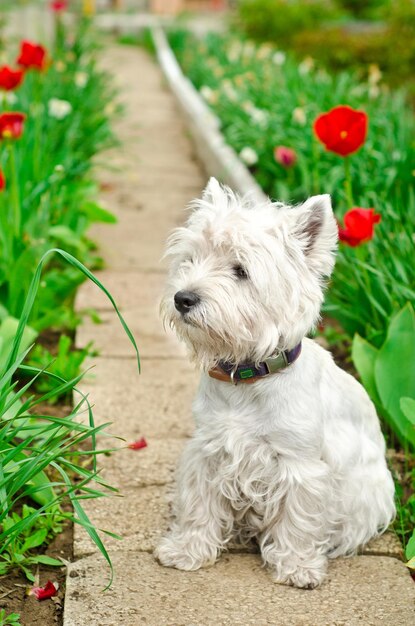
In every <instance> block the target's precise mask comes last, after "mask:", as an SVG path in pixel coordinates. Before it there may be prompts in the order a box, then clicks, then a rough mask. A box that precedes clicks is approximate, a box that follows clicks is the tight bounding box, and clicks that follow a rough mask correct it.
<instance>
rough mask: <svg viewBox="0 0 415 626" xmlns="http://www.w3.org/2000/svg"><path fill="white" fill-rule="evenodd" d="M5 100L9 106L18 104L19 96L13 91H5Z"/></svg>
mask: <svg viewBox="0 0 415 626" xmlns="http://www.w3.org/2000/svg"><path fill="white" fill-rule="evenodd" d="M3 100H4V101H5V102H7V104H16V102H17V96H16V94H15V93H13V92H12V91H4V92H3Z"/></svg>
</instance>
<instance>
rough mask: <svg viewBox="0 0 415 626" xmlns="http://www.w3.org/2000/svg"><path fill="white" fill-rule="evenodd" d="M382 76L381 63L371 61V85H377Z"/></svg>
mask: <svg viewBox="0 0 415 626" xmlns="http://www.w3.org/2000/svg"><path fill="white" fill-rule="evenodd" d="M381 78H382V72H381V71H380V69H379V65H377V64H376V63H371V64H370V65H369V77H368V80H369V83H370V84H371V85H377V84H378V82H379V81H380V79H381Z"/></svg>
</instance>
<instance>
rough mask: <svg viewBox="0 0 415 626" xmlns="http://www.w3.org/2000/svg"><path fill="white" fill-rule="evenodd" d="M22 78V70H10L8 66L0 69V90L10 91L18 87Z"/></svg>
mask: <svg viewBox="0 0 415 626" xmlns="http://www.w3.org/2000/svg"><path fill="white" fill-rule="evenodd" d="M23 76H24V71H23V70H12V68H11V67H9V66H8V65H3V67H0V89H4V90H5V91H12V90H13V89H16V87H18V86H19V85H20V84H21V82H22V80H23Z"/></svg>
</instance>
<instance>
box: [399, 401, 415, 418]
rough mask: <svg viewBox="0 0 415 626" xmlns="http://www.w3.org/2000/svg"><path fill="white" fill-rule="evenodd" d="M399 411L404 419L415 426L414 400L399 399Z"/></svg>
mask: <svg viewBox="0 0 415 626" xmlns="http://www.w3.org/2000/svg"><path fill="white" fill-rule="evenodd" d="M401 411H402V413H403V414H404V415H405V417H406V418H407V419H408V420H409V421H410V422H411V424H414V425H415V400H414V398H408V397H404V398H401Z"/></svg>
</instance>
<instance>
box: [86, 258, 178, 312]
mask: <svg viewBox="0 0 415 626" xmlns="http://www.w3.org/2000/svg"><path fill="white" fill-rule="evenodd" d="M97 276H98V277H99V279H100V280H101V281H102V283H103V284H104V285H105V287H106V288H107V289H108V291H109V292H110V293H111V295H112V296H113V298H114V300H115V302H116V303H117V306H118V307H119V308H120V310H121V311H123V310H127V309H134V308H135V307H137V306H139V307H140V308H142V309H143V310H144V311H145V312H146V313H147V314H148V315H151V316H152V317H154V319H155V320H156V321H157V320H160V314H159V302H160V299H161V296H162V293H163V288H164V283H165V281H166V277H165V275H164V274H163V273H161V272H140V271H136V270H131V271H130V272H128V273H126V272H124V271H117V270H116V271H114V270H112V269H111V270H104V271H102V272H97ZM88 307H92V308H94V309H97V310H98V311H112V310H113V307H112V304H111V302H110V301H109V300H108V298H107V296H106V295H105V294H104V293H103V292H102V291H101V290H100V289H98V287H97V286H96V285H94V284H93V283H92V282H91V281H88V282H87V283H84V284H83V285H82V286H81V288H80V289H79V290H78V293H77V296H76V308H77V310H78V311H79V310H82V309H84V308H88Z"/></svg>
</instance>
